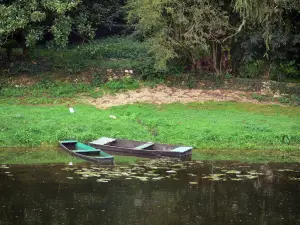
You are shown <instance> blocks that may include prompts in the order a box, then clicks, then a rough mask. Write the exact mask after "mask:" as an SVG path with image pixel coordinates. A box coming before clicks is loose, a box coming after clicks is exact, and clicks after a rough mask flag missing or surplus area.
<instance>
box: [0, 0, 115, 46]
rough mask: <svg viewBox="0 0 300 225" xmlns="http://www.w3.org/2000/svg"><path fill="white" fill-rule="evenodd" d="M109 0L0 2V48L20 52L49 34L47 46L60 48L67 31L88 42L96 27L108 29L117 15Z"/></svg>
mask: <svg viewBox="0 0 300 225" xmlns="http://www.w3.org/2000/svg"><path fill="white" fill-rule="evenodd" d="M120 9H121V1H120V0H119V1H113V0H52V1H49V0H0V47H1V46H2V47H6V48H7V49H8V50H11V48H12V47H13V45H14V44H15V42H19V44H21V46H22V47H23V49H24V50H25V49H26V48H27V47H31V46H34V45H35V44H36V43H37V42H38V41H40V40H43V38H44V35H45V34H47V33H50V34H51V41H50V42H48V46H52V47H64V46H66V45H67V44H68V41H69V34H70V32H75V33H76V34H78V35H80V36H81V37H82V38H84V39H86V40H88V39H91V38H93V37H94V34H95V31H96V29H97V27H98V26H99V25H103V24H104V25H105V26H108V27H110V26H112V25H113V24H114V22H115V19H116V18H117V17H118V15H119V14H120V13H121V12H120Z"/></svg>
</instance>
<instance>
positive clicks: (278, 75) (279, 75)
mask: <svg viewBox="0 0 300 225" xmlns="http://www.w3.org/2000/svg"><path fill="white" fill-rule="evenodd" d="M270 73H271V79H272V80H277V81H286V80H292V79H297V78H299V77H300V76H299V74H300V73H299V71H298V68H297V67H296V63H295V61H291V62H288V63H280V64H279V65H274V66H273V67H272V70H271V71H270Z"/></svg>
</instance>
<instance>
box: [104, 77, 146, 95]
mask: <svg viewBox="0 0 300 225" xmlns="http://www.w3.org/2000/svg"><path fill="white" fill-rule="evenodd" d="M104 87H105V88H108V89H109V90H110V91H112V92H118V91H122V90H123V91H124V90H133V89H138V88H139V87H140V85H139V83H138V81H137V80H136V79H134V78H132V77H125V78H123V79H119V80H111V81H109V82H107V83H105V85H104Z"/></svg>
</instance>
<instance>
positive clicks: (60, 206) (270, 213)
mask: <svg viewBox="0 0 300 225" xmlns="http://www.w3.org/2000/svg"><path fill="white" fill-rule="evenodd" d="M299 180H300V165H299V164H244V163H236V162H205V163H202V162H190V163H178V162H169V161H168V162H161V161H158V162H157V161H155V160H152V161H151V163H148V164H147V165H146V166H145V165H142V164H139V165H133V166H123V167H115V168H112V167H98V166H93V165H80V164H78V165H73V166H65V165H29V166H18V165H15V166H13V165H2V166H1V167H0V193H1V201H0V225H4V224H5V225H10V224H11V225H21V224H24V225H25V224H26V225H27V224H28V225H29V224H30V225H34V224H39V225H40V224H53V225H54V224H69V225H75V224H82V225H84V224H87V225H93V224H97V225H101V224H103V225H106V224H107V225H116V224H120V225H144V224H145V225H148V224H149V225H150V224H151V225H197V224H203V225H238V224H241V225H289V224H290V225H297V224H300V181H299Z"/></svg>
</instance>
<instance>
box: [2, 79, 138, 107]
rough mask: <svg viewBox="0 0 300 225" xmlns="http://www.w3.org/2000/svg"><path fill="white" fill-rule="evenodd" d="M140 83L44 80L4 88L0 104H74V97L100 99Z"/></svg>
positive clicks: (123, 80) (125, 80) (130, 81)
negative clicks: (107, 94)
mask: <svg viewBox="0 0 300 225" xmlns="http://www.w3.org/2000/svg"><path fill="white" fill-rule="evenodd" d="M139 87H140V83H139V82H138V81H137V80H136V79H134V78H131V77H123V78H120V79H115V80H111V81H109V82H106V83H97V84H95V85H93V84H91V85H90V84H87V83H73V84H72V83H69V82H61V81H50V80H48V79H46V78H43V79H41V80H40V81H38V82H37V83H35V84H33V85H30V86H20V85H17V86H12V85H10V86H6V87H4V88H2V89H0V97H1V98H0V104H30V105H39V104H61V103H72V104H73V103H74V99H75V97H78V96H82V95H84V96H89V97H101V96H102V95H103V94H104V93H110V94H114V93H117V92H120V91H124V90H133V89H138V88H139Z"/></svg>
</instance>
